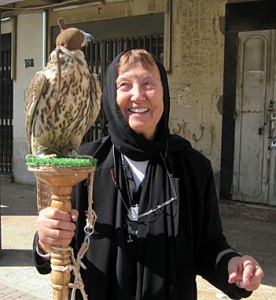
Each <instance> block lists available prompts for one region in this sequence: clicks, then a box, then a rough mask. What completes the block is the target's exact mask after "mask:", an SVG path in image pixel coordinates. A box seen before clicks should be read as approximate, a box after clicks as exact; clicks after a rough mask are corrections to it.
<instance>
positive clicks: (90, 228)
mask: <svg viewBox="0 0 276 300" xmlns="http://www.w3.org/2000/svg"><path fill="white" fill-rule="evenodd" d="M93 180H94V172H91V173H90V174H89V187H88V209H87V211H86V226H85V227H84V232H85V237H84V241H83V243H82V245H81V247H80V249H79V251H78V253H77V258H76V259H75V257H74V253H73V249H72V248H71V251H72V256H71V258H72V262H73V266H71V268H72V271H73V273H74V277H75V280H74V283H71V284H69V287H70V288H72V293H71V300H75V297H76V290H77V289H79V290H80V291H81V294H82V297H83V300H88V298H87V295H86V293H85V290H84V284H83V281H82V278H81V274H80V267H82V268H83V269H86V266H85V265H84V264H83V262H82V261H81V260H82V258H83V257H84V255H85V253H86V251H87V250H88V248H89V245H90V237H91V235H92V234H93V233H94V227H95V223H96V219H97V215H96V213H95V211H94V210H93V208H92V205H93V197H92V194H93Z"/></svg>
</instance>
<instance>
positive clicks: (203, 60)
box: [169, 0, 225, 173]
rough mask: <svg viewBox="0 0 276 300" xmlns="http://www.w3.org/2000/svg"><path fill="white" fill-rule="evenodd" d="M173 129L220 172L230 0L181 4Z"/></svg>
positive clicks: (176, 22)
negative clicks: (226, 23)
mask: <svg viewBox="0 0 276 300" xmlns="http://www.w3.org/2000/svg"><path fill="white" fill-rule="evenodd" d="M175 2H177V4H176V3H174V5H173V12H172V15H173V17H172V19H173V26H172V41H173V42H172V53H173V55H172V73H171V75H170V77H169V79H170V86H171V97H172V99H171V102H172V103H171V122H170V125H171V129H172V131H173V132H175V133H177V134H179V135H182V136H185V137H186V138H187V139H188V140H189V141H190V142H191V143H192V145H193V146H194V147H195V148H196V149H197V150H199V151H201V152H203V153H204V154H205V155H206V156H207V157H208V158H210V159H211V161H212V164H213V167H214V170H215V173H218V172H219V168H220V148H221V120H222V118H221V113H222V92H223V60H224V36H223V34H222V32H221V30H220V28H221V26H222V24H223V16H224V7H225V1H220V0H207V1H201V0H190V1H181V0H179V1H175Z"/></svg>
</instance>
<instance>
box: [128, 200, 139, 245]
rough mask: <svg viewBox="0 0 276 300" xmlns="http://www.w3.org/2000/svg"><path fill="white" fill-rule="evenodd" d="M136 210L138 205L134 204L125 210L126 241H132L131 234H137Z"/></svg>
mask: <svg viewBox="0 0 276 300" xmlns="http://www.w3.org/2000/svg"><path fill="white" fill-rule="evenodd" d="M138 211H139V206H138V205H137V204H136V205H135V206H131V207H130V208H129V209H128V210H127V216H126V224H127V231H128V235H129V240H128V242H132V238H131V235H136V236H137V234H138Z"/></svg>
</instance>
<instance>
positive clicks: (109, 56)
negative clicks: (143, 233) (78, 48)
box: [83, 35, 163, 142]
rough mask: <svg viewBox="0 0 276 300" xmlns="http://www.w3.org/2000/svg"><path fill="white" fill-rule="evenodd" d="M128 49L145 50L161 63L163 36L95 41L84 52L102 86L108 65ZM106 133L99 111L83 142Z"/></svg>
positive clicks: (105, 122) (105, 125)
mask: <svg viewBox="0 0 276 300" xmlns="http://www.w3.org/2000/svg"><path fill="white" fill-rule="evenodd" d="M130 47H142V48H145V49H146V50H147V51H149V52H150V53H152V54H153V55H155V56H156V57H157V58H158V59H159V60H160V61H161V62H162V61H163V35H152V36H143V37H135V38H125V39H114V40H105V41H100V42H99V41H96V42H94V43H92V44H91V45H89V46H87V47H86V48H85V50H84V52H85V57H86V60H87V62H88V64H89V65H90V68H91V70H92V72H93V73H96V74H98V75H99V76H100V79H101V83H102V84H103V79H104V76H105V71H106V68H107V67H108V65H109V64H110V63H111V62H112V60H113V59H114V58H115V57H116V56H117V55H118V54H119V53H120V52H122V51H123V50H126V49H128V48H130ZM107 132H108V124H107V120H106V118H105V116H104V112H103V111H101V112H100V114H99V117H98V119H97V121H96V122H95V124H94V125H93V126H92V127H91V128H90V130H89V131H88V132H87V134H86V136H85V137H84V140H83V142H90V141H94V140H96V139H98V138H100V137H102V136H105V135H107Z"/></svg>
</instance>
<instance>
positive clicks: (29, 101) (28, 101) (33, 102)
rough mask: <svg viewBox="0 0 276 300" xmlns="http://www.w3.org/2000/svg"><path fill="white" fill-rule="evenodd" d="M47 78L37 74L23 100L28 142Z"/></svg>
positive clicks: (41, 73) (39, 73)
mask: <svg viewBox="0 0 276 300" xmlns="http://www.w3.org/2000/svg"><path fill="white" fill-rule="evenodd" d="M46 81H47V78H46V76H45V75H44V74H43V72H42V71H40V72H37V73H36V74H35V75H34V77H33V78H32V80H31V82H30V85H29V87H28V91H27V96H26V98H25V127H26V131H27V137H28V140H29V142H30V138H31V128H32V120H33V114H34V111H35V108H36V106H37V103H38V101H39V99H40V97H41V94H42V91H43V89H44V87H45V85H46Z"/></svg>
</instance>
